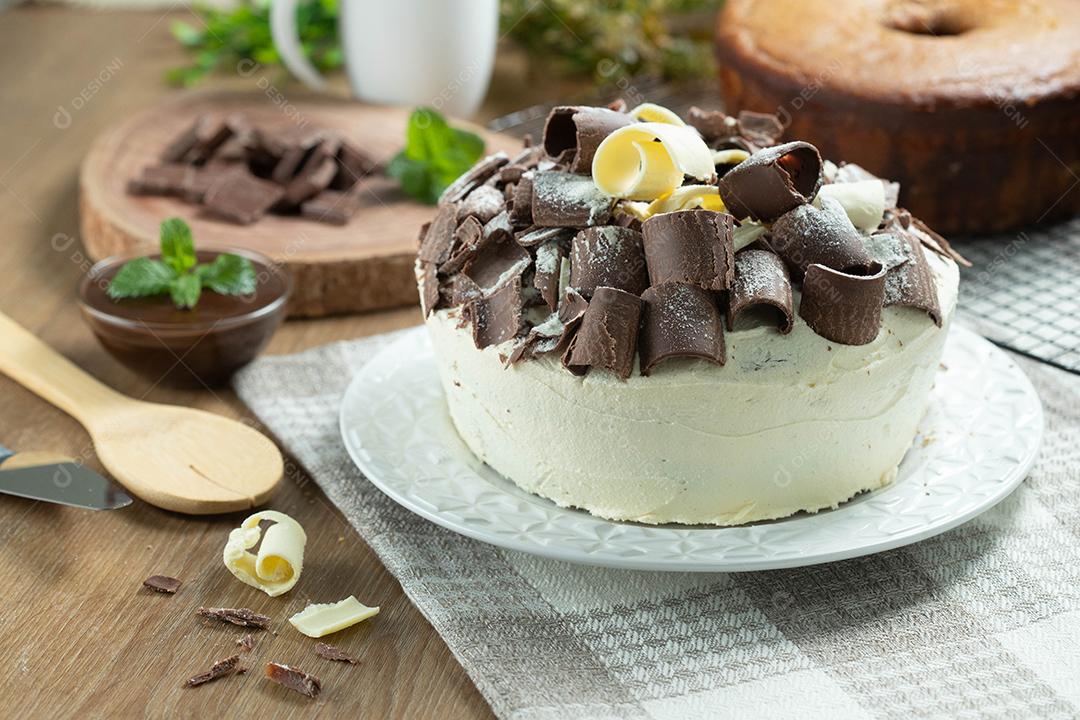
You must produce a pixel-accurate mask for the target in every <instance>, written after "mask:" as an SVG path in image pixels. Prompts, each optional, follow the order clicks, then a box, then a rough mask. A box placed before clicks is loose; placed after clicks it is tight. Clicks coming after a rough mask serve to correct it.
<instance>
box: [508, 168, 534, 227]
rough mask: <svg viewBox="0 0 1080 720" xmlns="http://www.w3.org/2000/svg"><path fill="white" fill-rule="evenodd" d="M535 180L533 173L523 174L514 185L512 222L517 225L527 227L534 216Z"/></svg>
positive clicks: (511, 201) (511, 203)
mask: <svg viewBox="0 0 1080 720" xmlns="http://www.w3.org/2000/svg"><path fill="white" fill-rule="evenodd" d="M532 205H533V181H532V175H531V174H530V175H523V176H522V177H521V179H520V180H518V182H517V184H516V185H514V192H513V195H512V196H511V200H510V222H512V223H513V224H514V226H515V227H527V226H529V225H530V224H532V221H533V219H532V217H533V209H532Z"/></svg>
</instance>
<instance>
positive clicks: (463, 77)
mask: <svg viewBox="0 0 1080 720" xmlns="http://www.w3.org/2000/svg"><path fill="white" fill-rule="evenodd" d="M296 2H297V0H273V4H272V5H271V8H270V30H271V33H272V35H273V38H274V45H275V46H276V47H277V51H278V54H279V55H281V59H282V60H283V61H284V63H285V66H286V67H288V68H289V70H290V71H291V72H292V73H293V75H295V76H296V77H297V78H299V79H300V80H301V81H302V82H303V83H304V84H305V85H307V86H309V87H313V88H316V89H323V88H324V87H325V85H326V82H325V80H324V79H323V78H322V76H321V75H319V73H318V71H317V70H316V69H315V68H314V67H313V66H312V65H311V63H310V62H309V61H308V59H307V58H306V57H305V56H304V54H303V52H301V50H300V44H299V41H298V39H297V29H296ZM340 7H341V11H340V16H339V18H338V36H339V37H340V38H341V43H342V49H343V51H344V57H345V69H346V71H347V73H348V76H349V84H350V85H351V86H352V89H353V93H354V94H355V95H356V96H357V97H359V98H360V99H362V100H366V101H368V102H373V103H379V104H384V105H408V106H415V105H425V106H430V107H434V108H435V109H436V110H439V111H441V112H444V113H447V114H449V115H456V116H458V117H468V116H470V115H472V114H473V113H475V112H476V110H477V109H478V108H479V107H480V103H481V102H483V100H484V95H486V94H487V88H488V83H489V82H490V81H491V71H492V68H493V66H494V64H495V46H496V44H497V42H498V33H499V2H498V0H341V5H340Z"/></svg>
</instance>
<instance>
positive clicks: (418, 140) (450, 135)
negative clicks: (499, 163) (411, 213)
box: [386, 108, 484, 205]
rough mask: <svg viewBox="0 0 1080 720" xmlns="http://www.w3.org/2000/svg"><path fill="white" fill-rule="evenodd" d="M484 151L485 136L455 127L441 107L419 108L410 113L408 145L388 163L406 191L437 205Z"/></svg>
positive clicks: (406, 140)
mask: <svg viewBox="0 0 1080 720" xmlns="http://www.w3.org/2000/svg"><path fill="white" fill-rule="evenodd" d="M483 154H484V140H483V138H481V137H480V136H479V135H476V134H475V133H471V132H469V131H467V130H461V129H459V128H454V127H451V126H450V125H448V124H447V122H446V119H445V118H443V116H442V115H440V114H439V113H438V112H437V111H435V110H432V109H431V108H417V109H416V110H414V111H413V113H412V115H410V116H409V123H408V126H407V127H406V130H405V148H404V149H403V150H402V151H401V152H399V153H398V154H397V155H395V156H394V158H393V160H391V161H390V163H389V164H388V165H387V166H386V174H387V175H389V176H390V177H392V178H393V179H395V180H397V181H398V183H399V184H400V185H401V188H402V190H404V191H405V193H406V194H408V195H410V196H412V197H414V198H416V199H417V200H419V201H421V202H424V203H427V204H429V205H434V204H436V203H437V202H438V201H439V196H440V195H442V192H443V190H445V189H446V188H447V186H449V185H450V183H452V182H454V180H456V179H457V178H458V177H459V176H460V175H461V174H462V173H464V172H465V171H466V170H468V169H469V168H470V167H472V166H473V164H474V163H475V162H476V161H477V160H479V159H480V156H481V155H483Z"/></svg>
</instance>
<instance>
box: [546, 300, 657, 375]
mask: <svg viewBox="0 0 1080 720" xmlns="http://www.w3.org/2000/svg"><path fill="white" fill-rule="evenodd" d="M640 320H641V298H639V297H638V296H637V295H631V294H630V293H628V292H623V291H622V290H618V289H616V288H609V287H602V288H597V289H596V292H595V293H593V297H592V300H591V301H590V302H589V307H588V309H587V310H586V311H585V314H584V315H583V316H582V318H581V327H580V328H579V329H578V331H577V334H576V335H574V339H573V340H572V341H571V343H570V347H569V348H568V349H567V351H566V352H565V353H564V354H563V365H564V366H566V368H567V369H568V370H569V371H570V372H572V373H574V374H576V375H584V374H585V373H586V372H587V371H588V369H589V368H604V369H607V370H610V371H612V372H613V373H615V374H616V375H618V376H619V377H621V378H622V379H623V380H625V379H627V378H628V377H630V373H631V372H633V369H634V356H635V355H636V354H637V337H638V323H639V322H640Z"/></svg>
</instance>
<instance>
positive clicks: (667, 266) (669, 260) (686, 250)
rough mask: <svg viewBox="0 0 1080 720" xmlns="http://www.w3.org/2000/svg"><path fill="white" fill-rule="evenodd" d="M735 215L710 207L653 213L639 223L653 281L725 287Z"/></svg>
mask: <svg viewBox="0 0 1080 720" xmlns="http://www.w3.org/2000/svg"><path fill="white" fill-rule="evenodd" d="M733 229H734V218H732V217H731V216H730V215H728V214H726V213H719V212H714V211H712V210H683V211H679V212H671V213H663V214H660V215H654V216H653V217H651V218H649V219H648V220H646V221H645V222H644V224H642V236H643V238H644V248H645V261H646V263H647V265H648V270H649V280H650V281H651V283H652V284H653V285H660V284H662V283H666V282H684V283H691V284H693V285H698V286H699V287H701V288H704V289H705V290H727V289H728V288H729V287H731V280H732V277H733V273H734V255H735V246H734V242H733V240H732V231H733Z"/></svg>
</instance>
